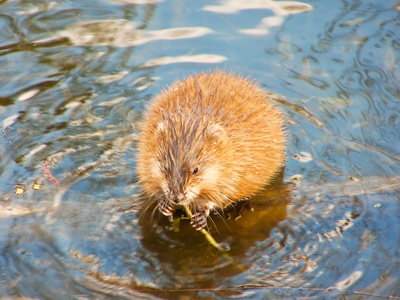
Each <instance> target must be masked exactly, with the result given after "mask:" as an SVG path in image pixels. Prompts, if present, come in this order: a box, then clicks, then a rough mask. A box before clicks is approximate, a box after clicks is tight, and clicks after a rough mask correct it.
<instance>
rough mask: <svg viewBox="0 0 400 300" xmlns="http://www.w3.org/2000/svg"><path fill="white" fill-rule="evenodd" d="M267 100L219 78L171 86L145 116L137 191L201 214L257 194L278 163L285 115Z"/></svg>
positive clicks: (233, 79) (227, 77)
mask: <svg viewBox="0 0 400 300" xmlns="http://www.w3.org/2000/svg"><path fill="white" fill-rule="evenodd" d="M267 97H268V93H266V92H264V91H262V90H260V89H259V88H258V86H257V85H255V84H254V83H252V82H250V81H248V80H246V79H243V78H241V77H238V76H234V75H232V74H226V73H224V72H214V73H211V74H206V73H201V74H198V75H194V76H191V77H189V78H187V79H185V80H183V81H177V82H175V83H173V84H172V85H171V86H170V87H169V89H168V90H165V91H163V92H162V93H161V94H160V95H158V96H157V97H156V98H155V99H154V101H153V102H152V103H151V104H150V105H149V107H148V111H147V113H146V114H145V116H144V122H143V126H142V129H141V136H140V141H139V147H138V160H137V162H138V164H137V168H138V175H139V179H140V182H141V184H142V186H143V189H144V191H145V192H146V193H147V194H148V195H149V196H151V197H155V199H157V200H158V201H160V200H161V199H164V201H167V202H168V203H169V205H171V206H172V205H175V204H178V205H188V206H189V207H191V208H192V209H193V210H194V211H201V210H209V209H211V208H213V207H215V206H217V207H220V208H224V207H226V206H227V205H229V204H230V203H232V202H235V201H237V200H240V199H243V198H246V197H250V196H252V195H253V194H254V193H256V192H257V191H258V190H260V189H261V188H263V187H264V186H265V185H266V184H268V183H269V182H270V181H271V179H272V178H273V177H274V176H275V175H276V173H277V172H278V171H279V170H280V169H281V167H282V165H283V163H284V160H285V154H284V143H285V134H284V131H283V128H282V127H283V121H284V116H283V114H282V112H281V111H280V110H279V109H277V108H276V107H274V105H273V104H272V103H271V102H269V101H268V99H267ZM165 199H166V200H165ZM168 203H167V204H168Z"/></svg>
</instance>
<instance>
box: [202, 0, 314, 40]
mask: <svg viewBox="0 0 400 300" xmlns="http://www.w3.org/2000/svg"><path fill="white" fill-rule="evenodd" d="M248 9H269V10H271V11H272V12H273V13H274V16H271V17H266V18H263V19H262V20H261V22H260V23H259V24H258V25H257V26H256V28H250V29H240V30H239V32H241V33H243V34H248V35H266V34H269V29H270V28H272V27H276V26H280V25H281V24H282V23H283V22H284V18H285V17H286V16H288V15H291V14H297V13H302V12H306V11H310V10H312V9H313V7H312V6H311V5H309V4H306V3H302V2H299V1H273V0H224V1H222V3H221V4H220V5H207V6H205V7H203V10H205V11H210V12H213V13H220V14H234V13H238V12H240V11H242V10H248Z"/></svg>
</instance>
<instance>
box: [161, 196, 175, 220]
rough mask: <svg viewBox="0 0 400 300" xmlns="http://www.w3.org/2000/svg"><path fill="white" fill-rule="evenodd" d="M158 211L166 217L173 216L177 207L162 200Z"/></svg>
mask: <svg viewBox="0 0 400 300" xmlns="http://www.w3.org/2000/svg"><path fill="white" fill-rule="evenodd" d="M158 210H159V211H160V212H161V213H162V214H163V215H164V216H167V217H169V216H172V214H173V213H174V210H175V207H174V205H173V204H172V203H171V202H170V201H168V200H167V199H165V198H164V199H162V200H161V201H160V203H159V204H158Z"/></svg>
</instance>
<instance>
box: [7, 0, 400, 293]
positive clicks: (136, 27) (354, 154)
mask: <svg viewBox="0 0 400 300" xmlns="http://www.w3.org/2000/svg"><path fill="white" fill-rule="evenodd" d="M172 3H173V4H172ZM0 7H1V9H2V15H0V24H1V25H2V28H3V30H2V32H1V33H0V37H1V38H0V63H1V66H2V68H0V82H1V84H0V124H1V126H2V135H1V143H0V156H1V158H0V175H1V180H0V270H1V273H0V296H1V297H25V298H41V299H70V298H107V299H108V298H118V299H124V298H132V299H142V298H143V299H164V298H172V299H187V298H195V297H196V298H204V299H213V298H214V299H226V298H239V299H242V298H243V299H244V298H252V299H268V298H274V299H275V298H281V299H286V298H300V297H307V298H313V299H320V298H339V297H346V296H350V297H354V298H370V299H377V298H380V297H392V298H393V299H400V290H399V288H398V286H399V284H400V268H399V265H400V259H399V258H400V253H399V249H400V247H399V245H400V234H399V232H400V205H399V203H400V202H399V200H400V199H399V190H400V186H399V182H400V177H399V176H400V152H399V149H400V134H399V132H400V121H399V120H400V119H399V118H398V116H399V114H400V109H399V105H398V101H399V99H400V88H399V82H400V71H399V68H398V65H399V60H400V47H399V45H400V39H399V35H398V34H397V33H398V32H400V23H399V22H398V20H399V18H400V10H399V3H398V2H396V1H385V2H382V3H381V2H379V3H375V2H368V1H362V2H357V1H354V2H353V1H351V2H345V1H343V2H332V3H331V2H326V1H313V2H309V3H303V2H295V1H270V0H266V1H246V2H244V1H219V2H212V1H206V2H197V1H193V2H185V5H184V6H183V5H182V6H181V4H178V3H175V2H168V1H136V0H135V1H125V0H124V1H117V0H112V1H111V0H110V1H109V2H104V1H101V2H96V1H90V2H86V1H84V2H82V1H80V2H57V3H56V2H41V3H36V2H24V1H8V2H4V3H1V4H0ZM214 68H220V69H227V70H232V71H235V72H237V73H242V74H244V75H250V76H251V77H253V78H254V79H256V80H257V81H259V82H260V85H261V86H262V87H263V88H265V89H268V90H271V91H273V92H276V93H279V94H281V95H283V96H285V100H283V99H280V98H277V99H275V100H276V101H277V105H279V106H280V107H282V108H283V109H284V110H285V113H286V114H287V115H288V126H287V127H288V136H289V138H290V141H289V142H288V153H287V157H288V160H287V165H286V167H285V171H284V173H283V174H282V177H283V178H282V179H281V180H277V182H276V183H274V184H273V185H272V186H271V187H269V188H266V189H265V190H264V191H263V192H262V193H260V194H259V195H258V196H257V197H255V199H254V200H253V207H254V211H253V212H250V211H244V212H243V213H242V217H241V218H239V219H238V220H236V221H235V220H234V217H235V212H234V211H231V212H226V213H225V214H224V215H223V216H218V215H215V216H212V218H211V219H210V221H209V225H210V228H209V230H210V233H211V234H212V235H213V237H214V238H215V239H216V240H217V241H219V242H226V243H228V244H229V245H230V246H231V251H229V252H226V253H220V252H218V251H217V250H216V249H214V248H213V247H212V246H210V245H209V243H208V242H207V241H206V240H205V238H204V236H203V235H202V234H201V233H199V232H196V231H195V230H193V228H191V227H190V226H189V224H188V221H187V220H181V222H180V224H179V226H175V227H171V224H170V223H169V222H168V220H167V219H166V218H165V217H163V216H161V215H160V214H159V213H158V211H157V209H156V207H154V205H153V206H151V205H150V206H149V202H148V201H149V200H148V199H145V198H143V197H142V196H140V187H139V186H138V185H137V179H136V176H135V154H136V152H135V146H136V140H137V129H138V126H139V124H140V118H141V114H142V112H143V110H144V109H145V106H146V104H147V103H148V101H149V100H150V99H151V98H152V97H153V96H154V95H155V94H156V93H158V92H159V91H160V90H161V89H162V88H164V87H165V85H166V84H169V83H171V82H172V81H174V80H176V79H181V78H182V77H183V76H185V75H188V74H191V73H195V72H200V71H209V70H213V69H214ZM42 161H46V162H47V163H48V166H49V170H47V169H46V167H44V165H43V164H42ZM48 171H50V172H51V176H54V179H52V177H51V176H49V172H48ZM49 179H50V180H49ZM280 181H282V182H280ZM56 182H59V186H58V185H57V184H56ZM144 208H147V210H145V209H144ZM229 216H230V218H229ZM177 217H178V216H177Z"/></svg>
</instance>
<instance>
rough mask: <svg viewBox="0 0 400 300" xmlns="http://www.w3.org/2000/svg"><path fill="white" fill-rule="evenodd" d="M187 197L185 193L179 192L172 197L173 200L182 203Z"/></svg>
mask: <svg viewBox="0 0 400 300" xmlns="http://www.w3.org/2000/svg"><path fill="white" fill-rule="evenodd" d="M184 199H185V195H184V194H178V195H176V196H175V197H173V198H172V201H173V202H174V203H176V204H179V203H181V202H182V201H183V200H184Z"/></svg>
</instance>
